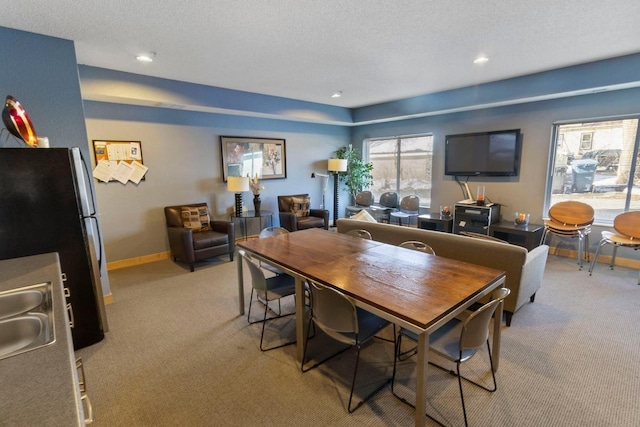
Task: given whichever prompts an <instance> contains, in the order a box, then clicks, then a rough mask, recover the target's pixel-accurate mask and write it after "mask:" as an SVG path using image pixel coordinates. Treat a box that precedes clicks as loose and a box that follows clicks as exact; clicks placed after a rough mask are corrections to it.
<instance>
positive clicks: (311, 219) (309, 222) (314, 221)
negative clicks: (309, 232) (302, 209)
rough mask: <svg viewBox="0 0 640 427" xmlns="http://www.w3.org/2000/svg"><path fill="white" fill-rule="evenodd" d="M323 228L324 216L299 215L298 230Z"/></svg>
mask: <svg viewBox="0 0 640 427" xmlns="http://www.w3.org/2000/svg"><path fill="white" fill-rule="evenodd" d="M316 227H318V228H323V227H324V218H318V217H315V216H303V217H298V230H305V229H307V228H316Z"/></svg>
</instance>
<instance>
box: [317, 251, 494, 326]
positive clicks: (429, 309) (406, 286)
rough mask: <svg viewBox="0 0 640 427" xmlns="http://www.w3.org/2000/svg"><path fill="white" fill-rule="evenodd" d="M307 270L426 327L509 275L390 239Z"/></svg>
mask: <svg viewBox="0 0 640 427" xmlns="http://www.w3.org/2000/svg"><path fill="white" fill-rule="evenodd" d="M305 273H306V274H307V275H308V276H310V278H312V279H313V280H315V281H318V282H320V283H322V284H324V285H327V286H334V287H336V288H338V289H340V290H341V291H342V292H344V293H345V294H347V295H349V296H352V297H354V298H356V299H358V300H360V301H362V302H364V303H366V304H368V305H370V306H372V307H376V308H378V309H380V310H382V311H385V312H387V313H389V314H391V315H393V316H395V317H398V318H400V319H403V320H405V321H407V322H409V323H411V324H413V325H415V326H418V327H419V328H420V329H428V328H429V327H430V326H431V325H433V324H435V323H436V322H437V321H438V320H440V319H441V318H443V317H444V316H446V315H447V314H449V313H450V312H452V311H454V310H455V309H456V308H457V307H459V306H460V305H462V304H464V303H465V302H467V301H469V300H470V299H472V298H473V297H474V296H476V295H478V294H479V293H480V292H482V291H483V290H484V289H486V288H488V287H490V286H491V285H492V284H494V283H495V282H496V281H497V280H500V279H501V278H502V277H504V275H505V273H504V272H503V271H499V270H495V269H491V268H487V267H482V266H479V265H475V264H469V263H465V262H462V261H457V260H452V259H449V258H444V257H439V256H435V255H430V254H425V253H423V252H420V251H415V250H411V249H405V248H400V247H398V246H394V245H387V244H384V245H380V246H376V247H374V248H371V249H368V250H366V251H363V252H358V253H353V254H350V255H347V256H345V257H342V258H338V259H335V260H334V261H333V262H331V263H328V264H316V265H313V266H310V267H309V268H307V269H305Z"/></svg>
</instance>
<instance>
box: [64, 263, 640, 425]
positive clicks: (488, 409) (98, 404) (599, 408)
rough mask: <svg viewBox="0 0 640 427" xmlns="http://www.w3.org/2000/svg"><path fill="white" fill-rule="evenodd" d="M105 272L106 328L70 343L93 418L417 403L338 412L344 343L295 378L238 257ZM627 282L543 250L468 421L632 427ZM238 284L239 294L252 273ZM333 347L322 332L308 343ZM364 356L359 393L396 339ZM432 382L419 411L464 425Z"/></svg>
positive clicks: (401, 408) (183, 420)
mask: <svg viewBox="0 0 640 427" xmlns="http://www.w3.org/2000/svg"><path fill="white" fill-rule="evenodd" d="M248 277H249V275H248V274H246V275H245V280H247V278H248ZM110 281H111V289H112V293H113V296H114V301H115V302H114V303H113V304H111V305H109V306H107V316H108V319H109V327H110V331H109V332H108V333H107V334H106V338H105V339H104V340H103V341H102V342H100V343H98V344H95V345H93V346H91V347H88V348H85V349H81V350H79V351H78V352H77V355H79V356H82V358H83V360H84V363H85V371H86V376H87V388H88V393H89V396H90V398H91V402H92V404H93V409H94V415H95V422H94V425H95V426H98V427H100V426H110V427H111V426H283V425H286V426H306V427H311V426H323V427H324V426H330V427H332V426H359V425H362V426H365V425H366V426H411V425H413V409H411V408H410V407H408V406H406V405H404V404H402V403H400V402H399V401H398V400H397V399H396V398H395V397H394V396H393V395H392V394H391V392H390V390H389V388H388V387H387V388H385V389H384V390H382V391H381V392H380V393H379V394H377V395H376V396H375V397H374V398H373V399H372V400H371V401H370V402H368V403H367V404H365V405H364V406H363V407H362V408H360V409H358V410H357V411H356V412H355V413H354V414H348V413H347V411H346V405H347V400H348V393H349V389H348V387H349V381H350V376H349V375H350V367H351V366H352V365H351V364H352V362H353V360H354V359H353V357H354V356H355V353H353V352H346V353H345V354H343V355H342V356H340V357H339V358H336V359H333V360H332V361H331V362H328V363H327V364H325V365H323V366H321V367H320V368H318V369H314V370H312V371H310V372H307V373H304V374H303V373H301V372H300V370H299V368H298V367H297V364H296V362H295V347H294V346H288V347H283V348H280V349H276V350H273V351H270V352H264V353H263V352H260V350H259V348H258V344H259V340H260V324H254V325H248V324H247V321H246V317H239V316H238V308H237V307H238V301H237V297H238V296H237V281H236V263H235V262H233V263H229V262H227V261H225V260H223V259H220V260H213V261H212V262H208V263H202V264H199V265H198V266H197V268H196V271H195V272H194V273H190V272H189V271H188V269H186V268H185V267H184V266H182V265H178V264H175V263H173V262H172V261H169V260H166V261H159V262H155V263H151V264H145V265H141V266H136V267H130V268H126V269H122V270H116V271H113V272H111V273H110ZM636 282H637V271H635V270H630V269H625V268H621V267H617V268H616V269H615V270H614V271H611V270H609V269H608V267H607V266H605V265H604V264H600V265H598V266H597V267H596V271H595V272H594V274H593V276H592V277H590V276H589V274H588V272H587V271H586V270H585V271H578V269H577V266H576V263H575V260H574V259H568V258H562V257H556V256H550V257H549V260H548V262H547V269H546V272H545V281H544V285H543V287H542V289H541V290H540V291H539V292H538V294H537V296H536V301H535V303H533V304H527V305H525V306H524V307H523V308H521V309H520V310H519V311H518V312H517V313H516V314H515V315H514V317H513V323H512V326H511V327H509V328H507V327H506V326H503V330H502V351H501V358H500V369H499V371H498V373H497V380H498V391H496V392H495V393H489V392H486V391H484V390H481V389H479V388H477V387H474V386H472V385H469V384H463V386H464V387H465V398H466V401H467V409H468V414H469V422H470V425H472V426H637V425H640V404H639V403H638V397H639V396H640V363H638V359H639V357H640V334H639V333H638V325H640V309H639V307H640V286H638V285H637V284H636ZM245 290H246V291H247V294H246V300H248V296H249V293H248V292H249V290H250V286H249V284H248V283H247V284H245ZM254 308H259V307H258V306H254ZM287 308H291V309H292V308H293V304H288V305H287V307H284V309H287ZM257 313H258V312H257V311H256V314H257ZM278 322H279V323H278V324H277V325H274V326H273V328H270V330H268V334H267V340H268V342H269V344H271V343H275V342H278V340H286V339H290V338H291V337H293V326H294V322H295V319H294V317H293V316H290V317H288V318H286V319H283V320H280V321H278ZM281 328H283V330H284V332H281ZM391 333H392V331H391V329H389V331H388V334H389V336H391ZM333 345H334V344H333V343H332V342H331V341H330V340H329V339H327V338H326V337H323V336H322V335H319V336H318V337H316V338H314V339H313V340H312V344H311V347H310V350H309V351H310V352H311V353H312V354H313V352H314V351H327V348H329V347H330V346H333ZM485 353H486V352H485ZM362 354H363V358H364V359H363V362H361V371H360V372H359V381H358V386H357V387H358V390H359V391H358V393H359V394H361V395H364V394H365V393H366V392H367V390H369V389H371V388H372V387H375V386H376V385H377V384H378V382H379V381H380V380H381V379H384V377H385V376H389V375H390V374H391V368H392V363H393V359H392V355H393V349H392V344H391V343H388V342H385V341H382V340H374V342H372V343H371V344H370V345H367V346H366V347H365V348H364V350H363V352H362ZM486 364H487V359H486V358H485V354H484V353H483V354H480V355H478V356H476V357H475V358H474V359H472V361H470V362H468V363H467V364H465V365H463V369H464V371H465V372H466V373H467V374H468V375H470V376H472V375H479V376H480V377H481V380H483V381H487V380H489V381H490V375H489V374H488V372H487V370H486V366H487V365H486ZM467 365H468V366H467ZM413 368H414V364H413V362H412V361H411V360H409V361H407V362H404V363H403V364H402V365H401V366H400V369H399V383H398V388H399V392H400V393H403V394H405V395H407V396H409V395H410V388H411V387H412V384H411V379H412V373H413ZM428 387H429V396H430V398H429V415H430V416H433V417H434V418H436V419H438V420H440V421H441V422H442V423H443V424H445V425H451V426H459V425H463V418H462V409H461V406H460V397H459V392H458V386H457V381H456V379H455V377H453V376H451V375H449V374H448V373H446V372H444V371H441V370H438V369H436V368H433V367H430V370H429V386H428ZM429 423H430V422H429ZM429 425H430V424H429ZM433 425H435V423H434V424H433Z"/></svg>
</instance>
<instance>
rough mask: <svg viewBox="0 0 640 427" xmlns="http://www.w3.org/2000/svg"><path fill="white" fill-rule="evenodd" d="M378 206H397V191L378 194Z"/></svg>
mask: <svg viewBox="0 0 640 427" xmlns="http://www.w3.org/2000/svg"><path fill="white" fill-rule="evenodd" d="M380 206H384V207H386V208H397V207H398V193H394V192H392V191H390V192H387V193H383V194H382V195H381V196H380Z"/></svg>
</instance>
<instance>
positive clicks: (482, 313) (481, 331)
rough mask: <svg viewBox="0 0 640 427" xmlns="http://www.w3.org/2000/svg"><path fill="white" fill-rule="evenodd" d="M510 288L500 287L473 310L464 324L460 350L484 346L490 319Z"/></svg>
mask: <svg viewBox="0 0 640 427" xmlns="http://www.w3.org/2000/svg"><path fill="white" fill-rule="evenodd" d="M510 293H511V290H510V289H509V288H500V289H498V290H496V291H495V292H494V293H493V299H492V300H491V301H489V302H488V303H486V304H485V305H483V306H482V307H480V308H479V309H478V310H476V311H475V312H473V314H471V315H470V316H469V317H467V319H466V320H465V321H464V323H463V324H462V332H461V334H460V350H467V349H474V348H478V347H480V346H483V345H484V344H485V343H486V342H487V339H488V338H489V321H491V317H493V313H495V311H496V309H497V308H498V304H501V303H502V301H504V299H505V298H506V297H507V296H509V294H510Z"/></svg>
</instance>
